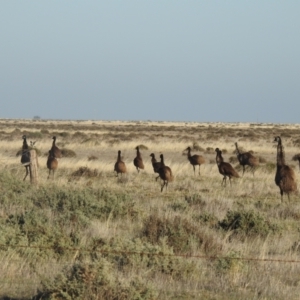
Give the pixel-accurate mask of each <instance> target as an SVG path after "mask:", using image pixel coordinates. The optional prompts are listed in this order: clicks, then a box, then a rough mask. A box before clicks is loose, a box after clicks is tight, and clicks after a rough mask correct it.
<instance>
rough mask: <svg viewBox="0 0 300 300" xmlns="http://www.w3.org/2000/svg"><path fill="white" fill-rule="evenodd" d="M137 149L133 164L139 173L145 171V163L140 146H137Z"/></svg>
mask: <svg viewBox="0 0 300 300" xmlns="http://www.w3.org/2000/svg"><path fill="white" fill-rule="evenodd" d="M135 149H136V157H135V158H134V160H133V164H134V166H135V167H136V170H137V171H138V173H139V172H140V169H144V163H143V159H142V155H141V153H140V148H139V146H136V147H135Z"/></svg>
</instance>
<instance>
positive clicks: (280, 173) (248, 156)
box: [21, 135, 297, 201]
mask: <svg viewBox="0 0 300 300" xmlns="http://www.w3.org/2000/svg"><path fill="white" fill-rule="evenodd" d="M22 139H23V145H22V155H21V163H22V164H23V165H24V166H25V169H26V173H25V177H24V179H23V180H25V179H26V177H27V175H28V173H29V167H30V147H29V146H28V143H27V139H26V136H25V135H24V136H23V137H22ZM52 139H53V142H52V146H51V148H50V150H49V151H48V158H47V168H48V170H49V174H48V179H49V178H50V176H51V172H52V178H54V173H55V171H56V170H57V168H58V160H57V159H58V158H61V157H62V151H61V150H60V149H59V148H58V147H57V146H56V137H55V136H53V137H52ZM274 142H276V143H277V168H276V174H275V183H276V185H277V186H278V187H279V190H280V195H281V201H283V194H286V195H287V196H288V199H290V194H291V193H293V192H296V191H297V183H296V176H295V172H294V170H293V169H292V168H291V167H290V166H288V165H286V164H285V154H284V147H283V145H282V140H281V138H280V137H279V136H276V137H275V139H274ZM31 146H33V145H31ZM235 148H236V149H235V153H236V156H237V159H238V161H239V164H240V165H241V166H242V167H243V175H244V173H245V167H246V166H249V167H250V171H251V172H252V174H253V176H254V172H255V170H256V168H257V167H258V165H259V159H258V158H257V157H255V156H254V155H253V154H252V153H251V152H243V153H242V152H241V151H240V150H239V148H238V144H237V143H235ZM135 149H136V157H135V158H134V160H133V164H134V166H135V168H136V170H137V172H138V173H139V172H140V170H143V169H144V168H145V167H144V163H143V159H142V155H141V152H140V149H139V147H138V146H137V147H136V148H135ZM191 150H192V149H191V147H187V148H186V149H185V151H187V158H188V160H189V162H190V164H191V165H192V166H193V170H194V175H195V172H196V170H195V168H196V166H199V171H198V173H199V175H200V166H201V165H202V164H204V163H205V159H204V157H203V156H202V155H198V154H194V155H192V154H191ZM215 152H216V164H217V166H218V170H219V173H220V174H221V175H222V176H223V180H222V185H224V186H226V179H227V177H228V179H229V183H230V185H231V178H234V177H236V178H238V177H240V175H239V174H238V172H237V171H236V170H235V169H234V168H233V167H232V165H231V164H230V163H229V162H224V158H223V156H222V151H221V150H220V149H219V148H216V149H215ZM150 157H151V163H152V167H153V171H154V172H155V173H157V174H158V176H157V177H156V178H155V180H156V181H157V179H158V178H160V179H161V180H162V185H161V192H162V191H163V189H164V187H165V189H166V190H167V188H168V183H169V182H172V181H173V180H174V175H173V173H172V170H171V168H170V167H169V166H166V165H165V162H164V155H163V154H160V161H157V160H156V158H155V154H154V153H151V154H150ZM114 171H115V172H116V176H117V177H118V176H119V174H120V176H122V174H125V173H127V168H126V164H125V162H124V161H122V157H121V150H119V151H118V155H117V161H116V163H115V165H114Z"/></svg>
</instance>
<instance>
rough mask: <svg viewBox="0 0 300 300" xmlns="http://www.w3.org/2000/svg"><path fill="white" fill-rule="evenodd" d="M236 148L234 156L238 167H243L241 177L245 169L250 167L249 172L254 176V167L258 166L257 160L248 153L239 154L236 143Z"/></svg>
mask: <svg viewBox="0 0 300 300" xmlns="http://www.w3.org/2000/svg"><path fill="white" fill-rule="evenodd" d="M235 148H236V151H235V152H236V156H237V159H238V161H239V163H240V165H241V166H242V167H243V175H244V173H245V167H246V166H250V170H251V171H252V174H253V175H254V171H255V167H257V166H258V165H259V161H258V158H256V157H255V156H254V155H252V154H251V153H250V152H244V153H241V152H240V150H239V148H238V143H235Z"/></svg>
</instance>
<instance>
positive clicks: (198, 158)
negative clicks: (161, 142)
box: [186, 147, 205, 175]
mask: <svg viewBox="0 0 300 300" xmlns="http://www.w3.org/2000/svg"><path fill="white" fill-rule="evenodd" d="M186 150H187V151H188V154H187V157H188V160H189V162H190V163H191V165H192V166H193V169H194V175H195V166H199V175H200V166H201V165H202V164H204V163H205V159H204V157H203V156H202V155H198V154H194V155H191V147H187V148H186Z"/></svg>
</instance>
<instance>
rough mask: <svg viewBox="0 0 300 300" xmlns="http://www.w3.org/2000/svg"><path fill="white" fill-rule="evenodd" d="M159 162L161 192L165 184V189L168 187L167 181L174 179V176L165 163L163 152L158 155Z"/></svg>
mask: <svg viewBox="0 0 300 300" xmlns="http://www.w3.org/2000/svg"><path fill="white" fill-rule="evenodd" d="M160 163H161V167H160V168H159V169H158V174H159V177H160V178H161V179H162V180H163V184H162V186H161V190H160V191H161V192H162V191H163V189H164V186H166V190H167V189H168V183H169V182H171V181H173V180H174V176H173V174H172V170H171V168H170V167H168V166H166V165H165V162H164V156H163V154H161V155H160Z"/></svg>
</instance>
